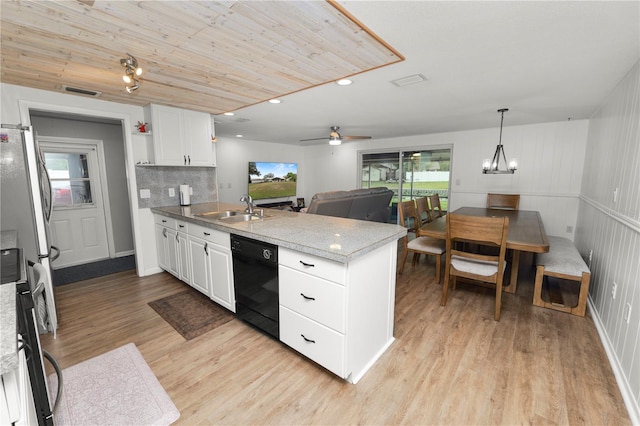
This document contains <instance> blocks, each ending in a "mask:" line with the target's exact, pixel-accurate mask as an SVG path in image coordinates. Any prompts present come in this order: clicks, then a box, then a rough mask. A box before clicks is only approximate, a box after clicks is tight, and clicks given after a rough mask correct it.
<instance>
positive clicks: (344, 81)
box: [336, 78, 353, 86]
mask: <svg viewBox="0 0 640 426" xmlns="http://www.w3.org/2000/svg"><path fill="white" fill-rule="evenodd" d="M351 83H353V81H351V80H349V79H348V78H343V79H340V80H338V81H336V84H337V85H338V86H348V85H350V84H351Z"/></svg>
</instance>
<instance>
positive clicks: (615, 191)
mask: <svg viewBox="0 0 640 426" xmlns="http://www.w3.org/2000/svg"><path fill="white" fill-rule="evenodd" d="M613 202H614V203H617V202H618V188H616V189H614V190H613Z"/></svg>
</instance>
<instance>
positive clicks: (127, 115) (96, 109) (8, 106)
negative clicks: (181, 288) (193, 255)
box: [0, 83, 160, 275]
mask: <svg viewBox="0 0 640 426" xmlns="http://www.w3.org/2000/svg"><path fill="white" fill-rule="evenodd" d="M0 89H1V90H2V99H1V106H2V108H1V110H0V118H1V120H2V123H9V124H18V123H22V124H24V125H29V124H31V123H30V119H29V115H28V110H27V109H28V107H31V108H37V109H41V110H45V111H47V110H48V111H58V112H65V113H72V114H81V115H89V116H95V117H109V118H115V119H118V120H122V122H123V125H124V128H125V131H124V138H125V159H126V163H127V167H126V172H127V182H128V188H129V200H130V203H131V207H132V215H131V222H132V225H133V233H134V246H135V251H136V268H137V272H138V274H139V275H148V274H150V273H154V272H158V271H160V269H158V267H157V263H158V261H157V256H156V250H155V236H154V229H153V216H152V214H151V212H150V210H149V209H138V201H137V197H135V196H133V197H132V196H131V194H132V193H134V192H135V190H136V182H135V179H136V177H135V172H134V170H135V169H134V167H135V162H136V161H144V160H146V159H147V157H148V156H147V147H146V145H145V137H144V136H132V134H131V132H132V131H133V124H134V123H137V122H138V121H148V120H145V116H144V110H143V108H142V107H139V106H134V105H125V104H119V103H115V102H108V101H102V100H100V99H96V98H90V97H86V96H76V95H68V94H65V93H57V92H49V91H45V90H39V89H32V88H27V87H23V86H16V85H11V84H5V83H2V84H0ZM134 142H137V144H134ZM4 189H5V188H3V191H2V197H3V200H2V201H3V202H2V226H3V227H5V226H7V227H9V226H13V225H15V226H16V228H17V229H20V228H25V227H28V226H29V225H28V224H27V223H24V221H20V217H21V216H22V217H24V215H22V214H21V213H19V212H16V211H14V210H13V209H12V208H11V206H12V203H11V201H9V202H5V195H7V194H6V191H5V190H4Z"/></svg>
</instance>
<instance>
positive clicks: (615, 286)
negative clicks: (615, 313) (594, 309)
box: [611, 281, 618, 299]
mask: <svg viewBox="0 0 640 426" xmlns="http://www.w3.org/2000/svg"><path fill="white" fill-rule="evenodd" d="M616 293H618V284H617V283H616V282H615V281H614V282H613V285H612V286H611V298H612V299H615V298H616Z"/></svg>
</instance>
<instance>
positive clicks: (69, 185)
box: [44, 152, 93, 208]
mask: <svg viewBox="0 0 640 426" xmlns="http://www.w3.org/2000/svg"><path fill="white" fill-rule="evenodd" d="M44 158H45V164H46V167H47V172H48V173H49V178H50V179H51V189H52V191H53V206H54V208H55V207H63V206H72V205H81V204H91V203H93V200H92V197H91V181H90V178H89V167H88V162H87V155H86V154H76V153H65V152H45V153H44Z"/></svg>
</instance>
